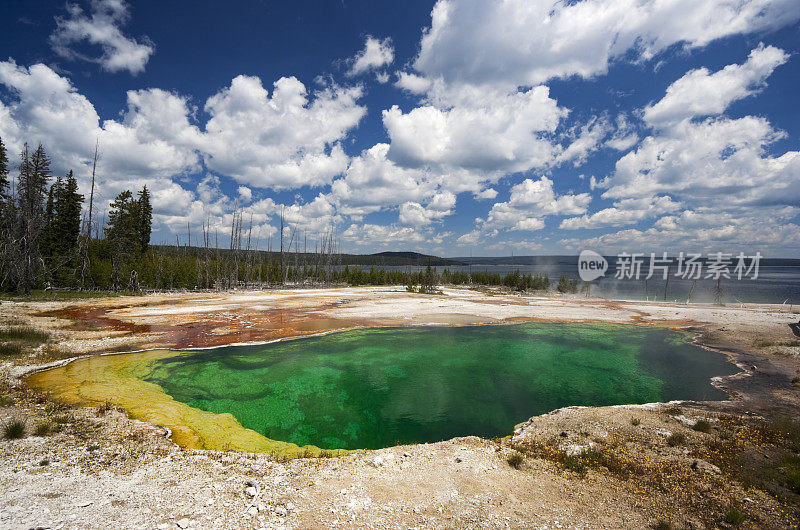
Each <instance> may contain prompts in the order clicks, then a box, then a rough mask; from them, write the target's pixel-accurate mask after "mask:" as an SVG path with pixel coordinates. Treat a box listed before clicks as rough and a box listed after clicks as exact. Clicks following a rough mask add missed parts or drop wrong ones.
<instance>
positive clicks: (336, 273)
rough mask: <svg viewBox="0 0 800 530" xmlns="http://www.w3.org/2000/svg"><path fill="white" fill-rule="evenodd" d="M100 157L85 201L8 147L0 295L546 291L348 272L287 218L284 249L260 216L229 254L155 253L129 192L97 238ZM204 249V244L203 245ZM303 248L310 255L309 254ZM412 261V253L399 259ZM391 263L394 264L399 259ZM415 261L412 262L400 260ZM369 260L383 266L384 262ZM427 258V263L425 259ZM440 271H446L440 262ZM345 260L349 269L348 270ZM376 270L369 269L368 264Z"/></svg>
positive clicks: (541, 285) (474, 277)
mask: <svg viewBox="0 0 800 530" xmlns="http://www.w3.org/2000/svg"><path fill="white" fill-rule="evenodd" d="M97 158H98V156H97V149H96V150H95V156H94V163H93V164H92V181H91V192H90V195H89V200H88V208H85V206H87V205H86V200H85V199H86V198H85V197H84V196H83V195H82V194H80V193H79V192H78V183H77V180H76V179H75V177H74V175H73V173H72V171H69V172H68V173H67V174H66V175H64V176H63V177H62V176H56V177H54V176H53V175H52V172H51V170H50V165H51V161H50V158H49V157H48V155H47V153H46V152H45V149H44V147H43V146H42V145H41V144H40V145H38V146H37V147H36V149H34V150H32V151H31V149H30V148H29V146H28V145H27V144H25V146H24V147H23V149H22V151H21V152H20V153H19V158H18V163H17V164H16V166H15V167H13V165H12V163H11V161H10V160H9V156H8V153H7V152H6V147H5V145H4V144H3V142H2V138H0V290H2V291H5V292H16V293H21V294H25V295H28V294H30V293H31V291H32V290H34V289H86V290H113V291H123V290H129V291H139V290H140V289H142V288H148V289H155V290H162V289H163V290H169V289H218V290H222V289H234V288H244V289H248V288H261V287H269V286H280V285H285V284H288V283H291V284H293V285H308V286H315V285H331V284H347V285H405V286H410V287H411V288H414V286H417V285H418V286H419V290H420V291H422V292H429V291H432V290H433V289H434V288H435V286H437V285H439V284H448V285H485V286H505V287H508V288H510V289H515V290H519V291H526V290H540V291H541V290H544V291H546V290H548V289H550V280H549V279H548V278H547V277H546V276H543V275H531V274H522V273H520V271H519V270H517V271H514V272H512V273H509V274H506V275H500V274H497V273H490V272H486V271H477V272H471V271H470V272H464V271H459V270H452V271H451V270H450V269H448V268H445V269H444V270H443V271H442V272H441V274H440V273H438V272H437V269H436V267H435V266H434V267H431V264H432V261H431V260H432V259H433V257H430V259H428V266H427V268H425V269H418V270H412V268H411V266H408V267H407V268H406V270H405V271H403V270H398V269H390V268H382V267H376V266H375V265H373V266H371V267H370V268H369V269H364V268H362V267H361V266H355V265H350V264H348V262H349V263H352V262H353V261H354V260H356V259H358V257H357V256H351V255H343V254H342V253H341V252H340V251H339V243H338V241H337V239H336V236H335V233H334V232H333V230H330V231H328V232H326V233H325V234H323V235H322V237H321V238H320V239H319V240H318V241H316V242H314V243H313V245H314V249H313V250H311V249H310V248H309V245H308V238H307V237H306V236H305V234H301V233H300V231H299V230H298V226H297V225H295V226H291V225H287V224H286V223H285V220H284V216H283V215H282V214H281V216H280V219H281V230H280V233H279V247H278V248H276V249H274V250H273V248H272V242H271V240H270V242H269V246H268V248H267V249H260V248H259V242H258V240H257V239H256V238H253V237H252V231H253V228H252V217H251V218H250V219H249V221H247V222H246V219H245V216H244V213H243V212H241V211H235V212H234V214H233V216H232V222H231V227H230V233H229V234H223V236H225V235H227V236H229V246H228V248H221V247H220V244H219V233H218V232H217V231H212V228H211V223H210V222H208V223H203V227H202V233H201V234H200V236H199V237H198V236H195V237H196V241H198V245H195V246H191V244H190V243H191V241H192V236H191V232H190V226H187V238H186V243H185V244H184V245H183V246H181V245H180V242H179V241H178V240H177V239H176V243H175V245H174V246H173V245H152V244H151V242H150V239H151V234H152V222H153V208H152V205H151V197H150V191H149V190H148V189H147V187H146V186H145V187H143V188H142V189H141V190H139V191H137V192H134V191H131V190H125V191H123V192H121V193H119V194H118V195H117V196H116V197H115V198H114V200H113V201H112V202H111V203H110V204H109V212H108V216H107V220H106V221H105V222H104V223H103V225H102V226H101V227H98V229H96V230H94V235H93V226H94V225H95V223H94V222H93V213H94V211H93V210H94V204H93V202H94V195H95V172H96V167H97ZM200 240H202V242H201V243H200ZM301 240H302V251H301ZM400 254H404V253H400ZM392 257H393V256H390V258H392ZM401 257H402V258H403V259H405V260H407V261H406V263H408V261H410V260H411V259H416V260H417V261H419V257H417V258H412V257H408V256H405V255H403V256H401ZM364 258H365V259H367V261H373V262H374V261H375V260H378V259H380V260H383V259H385V258H386V257H385V256H380V255H374V256H366V257H364ZM423 259H424V258H423ZM436 259H438V260H440V261H438V262H437V263H443V262H444V263H447V262H449V261H450V260H442V259H441V258H436ZM343 261H344V262H345V264H344V265H343ZM367 264H368V263H367ZM557 290H559V291H561V292H576V291H577V280H570V279H568V278H566V277H562V278H560V279H559V282H558V285H557Z"/></svg>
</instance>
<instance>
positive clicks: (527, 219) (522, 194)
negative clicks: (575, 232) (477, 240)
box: [462, 177, 592, 241]
mask: <svg viewBox="0 0 800 530" xmlns="http://www.w3.org/2000/svg"><path fill="white" fill-rule="evenodd" d="M591 200H592V196H591V195H589V194H588V193H580V194H571V193H567V194H563V195H557V194H556V192H555V190H554V189H553V181H552V180H550V179H549V178H547V177H541V178H540V179H539V180H532V179H525V180H523V181H522V182H520V183H519V184H516V185H515V186H513V187H512V188H511V197H510V198H509V200H508V201H507V202H498V203H495V204H494V205H493V206H492V209H491V210H490V211H489V214H488V215H487V217H486V219H485V220H483V219H478V220H477V224H478V225H479V230H480V231H481V232H482V233H483V234H484V235H486V234H489V235H496V233H497V231H498V230H523V231H535V230H541V229H542V228H544V226H545V224H544V218H545V217H547V216H550V215H576V214H581V213H584V212H586V208H587V207H588V205H589V203H590V202H591ZM462 237H463V236H462ZM472 237H473V236H468V237H467V238H466V239H465V241H469V240H471V239H472Z"/></svg>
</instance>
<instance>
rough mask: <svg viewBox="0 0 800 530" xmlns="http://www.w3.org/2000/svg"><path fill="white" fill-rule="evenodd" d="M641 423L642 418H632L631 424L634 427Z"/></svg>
mask: <svg viewBox="0 0 800 530" xmlns="http://www.w3.org/2000/svg"><path fill="white" fill-rule="evenodd" d="M640 423H642V420H640V419H639V418H631V425H633V426H634V427H636V426H638V425H639V424H640Z"/></svg>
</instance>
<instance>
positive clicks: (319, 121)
mask: <svg viewBox="0 0 800 530" xmlns="http://www.w3.org/2000/svg"><path fill="white" fill-rule="evenodd" d="M361 95H362V89H361V88H359V87H350V88H344V87H338V86H331V87H326V88H324V89H323V90H321V91H319V92H316V93H315V94H314V98H313V101H309V96H308V93H307V90H306V87H305V85H304V84H303V83H301V82H300V81H298V80H297V79H296V78H294V77H282V78H281V79H279V80H278V81H276V82H275V83H274V85H273V91H272V94H271V95H270V93H269V92H268V91H267V90H266V89H265V88H264V87H263V85H262V84H261V80H260V79H259V78H257V77H251V76H244V75H240V76H237V77H235V78H234V79H233V81H232V82H231V84H230V86H229V87H227V88H224V89H222V90H221V91H220V92H218V93H217V94H215V95H213V96H211V97H210V98H209V99H208V101H207V102H206V105H205V110H206V112H208V114H209V115H210V116H211V118H210V119H209V120H208V122H207V123H206V126H205V143H204V145H203V147H204V150H205V153H206V158H205V160H206V165H207V166H208V168H209V169H212V170H214V171H218V172H220V173H222V174H225V175H229V176H231V177H233V178H235V179H236V180H237V181H239V182H241V183H243V184H250V185H253V186H257V187H272V188H296V187H301V186H304V185H306V186H320V185H323V184H327V183H330V181H331V180H332V179H333V177H334V176H336V175H338V174H340V173H341V172H343V171H344V170H345V169H346V168H347V163H348V157H347V155H346V154H345V153H344V150H343V149H342V147H341V145H340V143H339V142H340V140H342V139H343V138H344V137H345V136H346V134H347V133H348V131H349V130H350V129H352V128H353V127H355V126H356V125H357V124H358V122H359V121H360V120H361V118H362V117H363V116H364V114H365V112H366V109H365V108H364V107H362V106H360V105H358V103H357V100H358V99H359V98H360V97H361Z"/></svg>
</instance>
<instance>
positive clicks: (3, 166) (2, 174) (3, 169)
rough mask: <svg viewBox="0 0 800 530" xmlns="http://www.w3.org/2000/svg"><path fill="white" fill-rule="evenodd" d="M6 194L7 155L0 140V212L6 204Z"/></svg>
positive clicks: (7, 191)
mask: <svg viewBox="0 0 800 530" xmlns="http://www.w3.org/2000/svg"><path fill="white" fill-rule="evenodd" d="M8 193H9V190H8V154H7V153H6V146H5V145H4V144H3V139H2V138H0V210H3V209H4V206H5V205H6V203H7V202H8V199H9V196H8Z"/></svg>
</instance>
